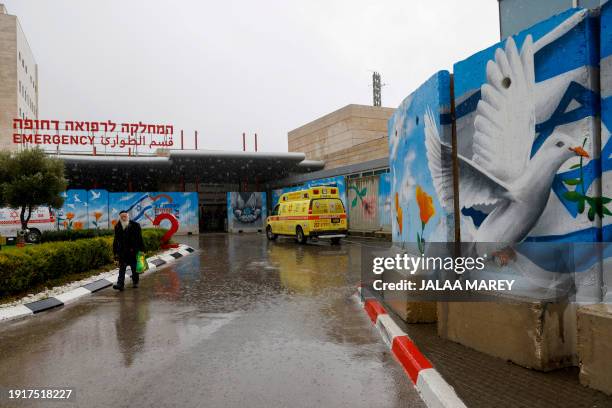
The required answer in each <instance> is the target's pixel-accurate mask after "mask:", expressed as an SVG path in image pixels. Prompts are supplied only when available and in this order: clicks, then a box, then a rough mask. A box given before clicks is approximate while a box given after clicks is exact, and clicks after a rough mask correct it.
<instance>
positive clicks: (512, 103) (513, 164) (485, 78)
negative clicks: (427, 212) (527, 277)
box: [442, 9, 599, 242]
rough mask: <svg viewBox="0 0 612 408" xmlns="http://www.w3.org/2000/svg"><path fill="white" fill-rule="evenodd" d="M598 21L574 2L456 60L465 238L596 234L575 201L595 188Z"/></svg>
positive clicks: (485, 239)
mask: <svg viewBox="0 0 612 408" xmlns="http://www.w3.org/2000/svg"><path fill="white" fill-rule="evenodd" d="M593 24H594V22H593V21H591V19H590V18H588V16H587V11H586V10H577V9H572V10H569V11H567V12H564V13H562V14H559V15H557V16H555V17H553V18H551V19H549V20H546V21H544V22H542V23H540V24H538V25H536V26H534V27H532V28H530V29H528V30H526V31H525V32H522V33H520V34H518V35H516V36H514V37H510V38H508V39H507V41H505V43H500V44H498V45H495V46H493V47H491V48H489V49H487V50H484V51H482V52H480V53H478V54H476V55H474V56H472V57H470V58H468V59H467V60H465V61H461V62H459V63H457V64H455V90H456V95H457V97H456V106H457V141H458V156H459V206H460V209H461V213H462V217H461V239H462V241H466V242H470V241H482V242H521V241H524V240H527V239H529V240H540V241H564V240H576V241H597V239H598V234H599V231H598V227H599V220H595V217H591V216H589V214H588V211H584V210H583V209H582V208H581V204H580V202H581V201H580V200H577V199H576V195H577V193H576V188H577V187H576V186H577V185H578V184H580V185H579V186H578V187H579V188H580V189H581V190H580V194H583V193H582V191H584V196H589V197H594V196H596V194H597V189H598V186H599V175H598V172H597V168H596V165H595V163H593V159H596V158H597V157H598V156H599V152H597V151H596V148H597V145H598V131H597V122H596V118H595V115H596V114H597V100H596V99H595V96H596V93H597V77H596V71H595V70H596V67H597V63H598V62H597V61H596V60H595V58H596V52H595V50H594V48H596V47H593V46H591V45H590V44H591V43H593V41H594V38H593V27H592V25H593ZM549 45H554V46H551V47H548V46H549ZM585 137H586V140H585ZM444 150H445V148H443V149H442V154H444ZM577 176H578V177H577ZM578 178H579V180H578ZM582 189H583V190H582Z"/></svg>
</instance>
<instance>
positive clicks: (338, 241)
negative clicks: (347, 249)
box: [331, 237, 340, 245]
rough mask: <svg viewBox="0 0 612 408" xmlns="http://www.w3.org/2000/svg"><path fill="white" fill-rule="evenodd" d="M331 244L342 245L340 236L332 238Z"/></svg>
mask: <svg viewBox="0 0 612 408" xmlns="http://www.w3.org/2000/svg"><path fill="white" fill-rule="evenodd" d="M331 244H332V245H340V237H336V238H332V239H331Z"/></svg>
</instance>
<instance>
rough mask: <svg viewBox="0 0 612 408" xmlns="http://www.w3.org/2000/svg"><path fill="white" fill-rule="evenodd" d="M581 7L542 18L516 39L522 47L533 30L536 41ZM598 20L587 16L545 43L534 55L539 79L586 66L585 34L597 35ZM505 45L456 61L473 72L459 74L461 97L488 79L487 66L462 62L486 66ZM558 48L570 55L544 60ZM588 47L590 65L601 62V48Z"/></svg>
mask: <svg viewBox="0 0 612 408" xmlns="http://www.w3.org/2000/svg"><path fill="white" fill-rule="evenodd" d="M578 11H579V9H570V10H567V11H565V12H563V13H561V14H558V15H556V16H554V17H551V18H550V19H548V20H545V21H543V22H540V23H539V24H538V25H536V26H535V27H533V28H531V29H529V30H526V31H522V32H520V33H519V34H517V35H515V36H513V37H512V38H514V41H515V42H516V45H517V47H518V48H519V50H520V49H521V47H522V44H523V42H524V41H525V38H526V37H527V35H528V34H531V36H532V37H533V41H534V42H535V41H537V40H539V39H540V38H542V37H543V36H544V35H546V34H548V33H549V32H550V31H552V30H553V29H554V28H556V27H557V26H558V25H559V24H560V23H561V22H563V21H565V20H566V19H567V18H569V17H570V16H572V15H573V14H575V13H576V12H578ZM597 24H598V22H597V19H596V18H593V17H589V18H586V19H585V21H583V22H581V23H580V24H578V26H576V28H575V29H573V30H570V31H569V32H568V33H567V34H565V35H564V36H562V37H561V38H559V39H558V40H557V41H554V42H553V43H551V44H550V45H548V46H547V47H544V48H542V49H541V50H540V51H539V52H537V53H536V54H535V56H534V58H535V79H536V82H541V81H545V80H547V79H550V78H553V77H555V76H558V75H561V74H563V73H565V72H568V71H572V70H574V69H576V68H580V67H582V66H585V58H584V57H585V48H584V38H585V35H590V36H593V35H594V34H595V33H597V32H598V29H597ZM585 31H586V32H585ZM502 46H503V47H505V41H503V42H501V43H498V44H495V45H494V46H492V47H489V48H487V49H486V50H483V51H481V52H479V53H477V54H475V55H473V56H471V57H469V58H468V59H466V60H464V61H460V62H458V63H456V64H455V67H454V71H455V73H457V72H469V75H465V74H464V75H455V95H457V96H459V97H461V96H463V95H465V94H467V93H468V92H470V91H473V90H475V89H480V86H481V85H482V84H483V83H485V82H486V70H484V69H482V70H474V69H463V67H462V65H463V64H468V65H469V67H470V68H473V67H474V66H477V65H480V66H482V67H485V66H486V65H487V61H489V60H491V59H494V57H495V50H496V49H497V48H500V47H502ZM558 49H563V50H564V55H566V56H567V57H566V58H560V59H556V63H555V64H542V63H540V61H541V60H550V58H551V56H550V54H552V53H554V52H555V50H558ZM586 51H587V53H588V55H586V57H587V58H586V60H587V65H589V66H593V67H597V66H599V53H598V50H597V49H594V48H593V47H589V48H587V50H586Z"/></svg>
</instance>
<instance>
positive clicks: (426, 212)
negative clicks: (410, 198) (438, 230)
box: [416, 186, 436, 225]
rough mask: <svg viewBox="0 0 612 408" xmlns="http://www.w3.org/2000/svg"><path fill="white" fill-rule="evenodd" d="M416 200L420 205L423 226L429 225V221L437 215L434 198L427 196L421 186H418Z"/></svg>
mask: <svg viewBox="0 0 612 408" xmlns="http://www.w3.org/2000/svg"><path fill="white" fill-rule="evenodd" d="M416 199H417V204H418V205H419V213H420V218H421V223H423V225H425V224H427V222H428V221H429V219H430V218H431V217H433V216H434V214H435V213H436V209H435V208H434V205H433V198H432V197H431V196H430V195H429V194H427V193H426V192H425V191H423V189H422V188H421V186H417V188H416Z"/></svg>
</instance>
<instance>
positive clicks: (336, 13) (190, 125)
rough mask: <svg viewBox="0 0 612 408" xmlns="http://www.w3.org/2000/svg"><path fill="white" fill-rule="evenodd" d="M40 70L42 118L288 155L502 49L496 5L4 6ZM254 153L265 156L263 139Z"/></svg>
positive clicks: (491, 1)
mask: <svg viewBox="0 0 612 408" xmlns="http://www.w3.org/2000/svg"><path fill="white" fill-rule="evenodd" d="M0 2H3V3H4V4H5V5H6V7H7V9H8V12H9V14H14V15H17V16H18V18H19V21H20V23H21V26H22V27H23V30H24V31H25V34H26V37H27V38H28V41H29V43H30V47H31V48H32V51H33V53H34V56H35V58H36V61H37V63H38V68H39V87H40V88H39V89H40V95H39V105H40V107H39V116H40V118H41V119H59V120H92V121H105V120H108V119H110V120H113V121H115V122H118V123H121V122H127V121H136V122H138V121H143V122H148V123H155V124H161V123H169V124H174V125H175V129H181V128H182V129H184V130H185V132H186V134H188V135H190V136H189V137H187V140H188V142H187V143H188V146H189V147H190V146H192V144H193V136H191V135H193V131H194V130H196V129H197V130H198V132H199V134H200V138H199V147H200V148H210V149H229V150H240V149H242V136H241V135H242V132H243V131H244V132H247V134H249V135H252V134H253V133H255V132H257V133H258V135H259V150H267V151H286V150H287V132H288V131H289V130H292V129H295V128H296V127H299V126H301V125H303V124H305V123H307V122H309V121H311V120H313V119H316V118H317V117H319V116H322V115H324V114H326V113H329V112H331V111H334V110H336V109H339V108H341V107H342V106H345V105H347V104H350V103H357V104H366V105H371V104H372V88H371V75H372V73H371V70H377V71H379V72H380V73H381V74H382V80H383V83H386V84H387V85H386V86H385V87H384V88H383V93H382V104H383V106H388V107H397V105H399V103H400V102H401V101H402V99H403V98H404V97H406V96H407V95H408V94H409V93H410V92H412V91H413V90H414V89H415V88H416V87H418V86H419V84H421V83H422V82H423V81H425V80H426V79H427V78H428V77H429V76H431V75H432V74H433V73H434V72H436V71H437V70H440V69H452V64H453V62H455V61H458V60H461V59H465V58H466V57H468V56H470V55H471V54H473V53H475V52H477V51H479V50H480V49H482V48H485V47H487V46H489V45H492V44H493V43H495V42H497V41H498V40H499V22H498V6H497V1H496V0H464V1H457V0H410V1H408V0H397V1H395V0H394V1H384V0H379V1H363V0H303V1H300V2H297V1H287V0H285V1H267V0H265V1H264V0H256V1H253V0H251V1H233V0H223V1H219V0H216V1H207V0H206V1H201V0H181V1H167V0H166V1H161V0H105V1H83V0H0ZM247 149H253V141H252V136H251V137H250V138H249V139H248V143H247Z"/></svg>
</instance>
